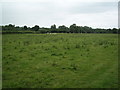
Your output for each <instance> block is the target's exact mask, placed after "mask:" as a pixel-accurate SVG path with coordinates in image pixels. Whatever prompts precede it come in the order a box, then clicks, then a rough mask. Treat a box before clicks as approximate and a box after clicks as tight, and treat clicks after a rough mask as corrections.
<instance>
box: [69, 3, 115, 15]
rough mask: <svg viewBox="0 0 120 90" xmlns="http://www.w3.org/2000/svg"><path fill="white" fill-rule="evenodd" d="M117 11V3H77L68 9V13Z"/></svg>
mask: <svg viewBox="0 0 120 90" xmlns="http://www.w3.org/2000/svg"><path fill="white" fill-rule="evenodd" d="M113 10H117V2H94V3H78V4H76V5H73V6H72V7H70V8H69V12H70V13H73V14H74V13H103V12H106V11H113Z"/></svg>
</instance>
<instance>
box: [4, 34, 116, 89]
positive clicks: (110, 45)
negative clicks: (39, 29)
mask: <svg viewBox="0 0 120 90" xmlns="http://www.w3.org/2000/svg"><path fill="white" fill-rule="evenodd" d="M2 42H3V43H2V44H3V47H2V48H3V56H2V65H3V88H116V87H118V35H117V34H6V35H3V41H2Z"/></svg>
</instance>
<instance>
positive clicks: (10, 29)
mask: <svg viewBox="0 0 120 90" xmlns="http://www.w3.org/2000/svg"><path fill="white" fill-rule="evenodd" d="M0 28H2V33H3V34H4V33H119V32H120V29H117V28H112V29H110V28H109V29H101V28H96V29H93V28H91V27H88V26H77V25H76V24H72V25H70V27H67V26H65V25H61V26H59V27H58V28H57V27H56V25H55V24H54V25H51V27H50V28H45V27H40V26H38V25H35V26H33V27H28V26H23V27H19V26H15V25H12V24H9V25H5V26H0Z"/></svg>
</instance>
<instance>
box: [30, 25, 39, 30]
mask: <svg viewBox="0 0 120 90" xmlns="http://www.w3.org/2000/svg"><path fill="white" fill-rule="evenodd" d="M39 28H40V27H39V26H38V25H35V26H34V27H33V28H32V29H33V30H34V31H38V30H39Z"/></svg>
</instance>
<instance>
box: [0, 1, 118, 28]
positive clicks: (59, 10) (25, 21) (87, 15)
mask: <svg viewBox="0 0 120 90" xmlns="http://www.w3.org/2000/svg"><path fill="white" fill-rule="evenodd" d="M1 7H2V11H1V12H0V14H1V16H2V17H0V20H1V19H2V22H1V24H3V25H6V24H10V23H11V24H15V25H16V26H24V25H27V26H30V27H32V26H34V25H39V26H40V27H50V26H51V25H53V24H56V25H57V26H59V25H66V26H68V27H69V26H70V25H71V24H73V23H76V24H77V25H79V26H90V27H93V28H114V27H116V28H117V27H118V0H3V1H1V2H0V8H1Z"/></svg>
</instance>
